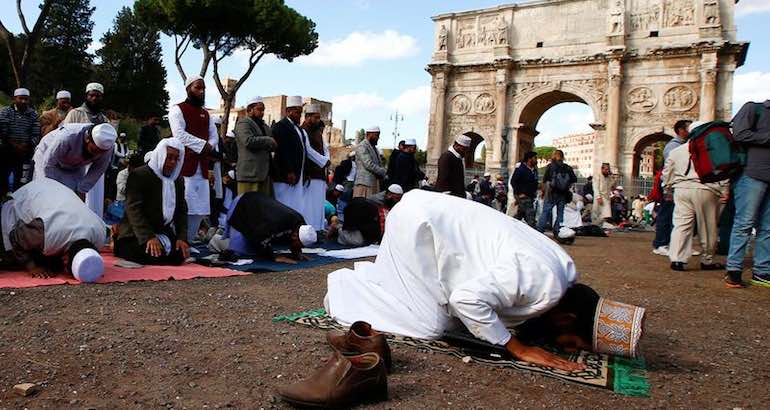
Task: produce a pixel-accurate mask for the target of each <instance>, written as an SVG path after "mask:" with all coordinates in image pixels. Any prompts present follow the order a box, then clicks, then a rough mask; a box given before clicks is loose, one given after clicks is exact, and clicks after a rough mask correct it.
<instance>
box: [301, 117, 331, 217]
mask: <svg viewBox="0 0 770 410" xmlns="http://www.w3.org/2000/svg"><path fill="white" fill-rule="evenodd" d="M324 127H325V125H324V123H323V121H321V106H320V105H319V104H308V105H307V106H306V107H305V121H304V122H303V123H302V129H303V130H304V131H305V133H306V134H307V136H308V138H307V146H306V147H305V152H306V153H307V159H306V160H305V162H306V164H307V167H306V170H307V178H308V182H307V184H306V185H305V210H304V212H302V216H303V217H304V218H305V223H307V224H308V225H311V226H312V227H313V229H315V230H316V231H320V230H322V229H324V228H325V227H326V212H325V210H324V206H325V204H326V186H327V179H326V174H327V172H328V170H329V164H330V163H331V162H330V161H329V148H328V147H327V146H326V144H324V140H323V132H324Z"/></svg>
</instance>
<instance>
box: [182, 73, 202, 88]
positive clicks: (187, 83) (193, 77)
mask: <svg viewBox="0 0 770 410" xmlns="http://www.w3.org/2000/svg"><path fill="white" fill-rule="evenodd" d="M198 80H203V77H201V76H199V75H191V76H189V77H187V79H186V80H185V81H184V88H187V87H189V86H190V85H191V84H192V83H194V82H196V81H198Z"/></svg>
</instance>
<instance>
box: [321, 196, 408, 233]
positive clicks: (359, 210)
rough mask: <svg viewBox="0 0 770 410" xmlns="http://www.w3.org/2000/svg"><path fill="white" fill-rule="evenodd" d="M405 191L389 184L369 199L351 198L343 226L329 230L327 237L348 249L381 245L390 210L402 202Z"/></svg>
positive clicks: (334, 226) (337, 224)
mask: <svg viewBox="0 0 770 410" xmlns="http://www.w3.org/2000/svg"><path fill="white" fill-rule="evenodd" d="M403 194H404V190H403V189H401V187H400V186H398V185H396V184H392V185H390V186H389V187H388V189H387V190H386V191H383V192H381V193H379V194H376V195H373V196H370V197H369V198H366V199H364V198H354V199H353V200H351V201H350V203H349V204H347V206H346V207H345V211H344V218H343V223H342V226H341V227H340V226H339V222H338V223H336V224H332V226H331V227H330V228H329V237H331V238H333V237H335V236H336V237H337V242H339V243H340V244H341V245H348V246H366V245H370V244H373V243H380V241H381V240H382V235H383V233H384V232H385V221H386V220H387V218H388V214H389V213H390V210H391V209H393V207H394V206H396V204H397V203H398V202H399V201H401V197H402V196H403Z"/></svg>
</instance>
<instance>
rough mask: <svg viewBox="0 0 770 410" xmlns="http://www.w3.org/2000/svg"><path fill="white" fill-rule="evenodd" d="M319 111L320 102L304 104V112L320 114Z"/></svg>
mask: <svg viewBox="0 0 770 410" xmlns="http://www.w3.org/2000/svg"><path fill="white" fill-rule="evenodd" d="M320 113H321V105H320V104H308V105H307V106H305V114H320Z"/></svg>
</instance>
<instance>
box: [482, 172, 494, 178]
mask: <svg viewBox="0 0 770 410" xmlns="http://www.w3.org/2000/svg"><path fill="white" fill-rule="evenodd" d="M491 176H492V174H490V173H489V172H485V173H484V177H491Z"/></svg>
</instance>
